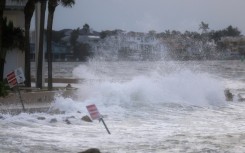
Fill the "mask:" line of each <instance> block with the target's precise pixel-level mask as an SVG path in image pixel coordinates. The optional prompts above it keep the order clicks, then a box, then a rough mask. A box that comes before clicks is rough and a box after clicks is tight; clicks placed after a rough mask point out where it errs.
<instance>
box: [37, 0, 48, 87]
mask: <svg viewBox="0 0 245 153" xmlns="http://www.w3.org/2000/svg"><path fill="white" fill-rule="evenodd" d="M45 10H46V0H41V17H40V35H39V46H38V47H39V48H38V50H39V51H38V55H37V56H38V59H37V77H36V79H37V80H36V87H37V88H42V84H43V82H42V73H43V72H42V70H43V34H44V21H45Z"/></svg>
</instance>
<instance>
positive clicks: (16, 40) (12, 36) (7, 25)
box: [0, 18, 24, 81]
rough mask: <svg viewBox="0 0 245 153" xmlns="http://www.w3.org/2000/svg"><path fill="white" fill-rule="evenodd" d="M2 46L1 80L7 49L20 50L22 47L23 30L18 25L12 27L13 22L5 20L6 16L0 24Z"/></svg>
mask: <svg viewBox="0 0 245 153" xmlns="http://www.w3.org/2000/svg"><path fill="white" fill-rule="evenodd" d="M2 35H3V36H4V37H2V46H1V54H0V56H1V71H2V72H1V73H2V74H1V77H2V80H1V81H3V70H4V64H5V57H6V54H7V51H8V50H11V49H14V48H18V49H21V50H22V51H23V50H24V48H23V45H22V44H23V40H24V35H23V30H21V28H19V27H17V28H16V27H14V25H13V22H11V21H10V22H7V18H3V25H2Z"/></svg>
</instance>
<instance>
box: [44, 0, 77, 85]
mask: <svg viewBox="0 0 245 153" xmlns="http://www.w3.org/2000/svg"><path fill="white" fill-rule="evenodd" d="M59 4H61V5H62V6H64V7H72V5H74V4H75V0H49V1H48V23H47V55H48V90H52V88H53V85H52V82H53V81H52V31H53V29H52V28H53V18H54V11H55V9H56V6H58V5H59Z"/></svg>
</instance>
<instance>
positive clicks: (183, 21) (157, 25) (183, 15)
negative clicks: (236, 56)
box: [53, 0, 245, 33]
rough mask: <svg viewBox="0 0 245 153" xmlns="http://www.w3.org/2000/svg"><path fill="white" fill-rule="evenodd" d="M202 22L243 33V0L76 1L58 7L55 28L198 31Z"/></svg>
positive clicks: (244, 27)
mask: <svg viewBox="0 0 245 153" xmlns="http://www.w3.org/2000/svg"><path fill="white" fill-rule="evenodd" d="M201 21H203V22H205V23H208V24H209V28H210V30H218V29H224V28H226V27H228V26H229V25H232V26H233V27H237V28H238V29H239V30H241V31H242V32H243V33H245V0H76V4H75V6H73V8H63V7H62V6H58V7H57V9H56V12H55V17H54V28H53V29H54V30H61V29H65V28H70V29H75V28H78V27H80V28H82V26H83V25H84V24H85V23H87V24H89V25H90V28H92V29H94V30H96V31H102V30H114V29H122V30H126V31H138V32H148V31H149V30H156V31H157V32H164V31H165V30H168V29H169V30H178V31H185V30H189V31H198V30H199V24H200V23H201Z"/></svg>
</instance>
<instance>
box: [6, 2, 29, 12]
mask: <svg viewBox="0 0 245 153" xmlns="http://www.w3.org/2000/svg"><path fill="white" fill-rule="evenodd" d="M26 2H27V0H6V6H5V8H6V9H8V10H16V9H17V10H23V9H24V7H25V5H26Z"/></svg>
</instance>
